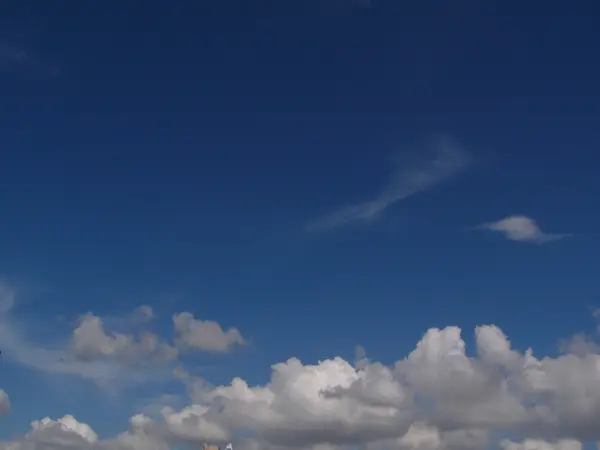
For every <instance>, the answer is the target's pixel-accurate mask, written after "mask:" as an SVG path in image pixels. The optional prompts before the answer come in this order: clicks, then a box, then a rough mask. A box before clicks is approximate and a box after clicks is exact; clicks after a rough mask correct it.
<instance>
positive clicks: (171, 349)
mask: <svg viewBox="0 0 600 450" xmlns="http://www.w3.org/2000/svg"><path fill="white" fill-rule="evenodd" d="M14 299H15V291H14V289H12V288H11V287H10V286H9V285H8V284H6V283H0V348H1V349H2V352H3V354H4V355H6V358H7V359H10V360H12V361H14V362H16V363H18V364H20V365H23V366H26V367H29V368H31V369H35V370H38V371H41V372H46V373H53V374H70V375H75V376H79V377H82V378H85V379H89V380H92V381H93V382H95V383H97V384H99V385H102V386H108V385H110V386H112V387H113V388H117V387H119V385H127V384H135V383H143V382H147V381H151V380H156V379H164V378H165V377H170V376H171V370H172V367H173V366H174V364H176V362H177V361H178V360H179V356H180V354H181V351H182V350H183V349H185V350H187V351H189V350H196V351H218V352H227V351H231V350H233V349H234V348H235V347H236V346H239V345H242V344H244V343H245V342H246V340H245V339H244V338H243V337H242V335H241V333H240V332H239V331H238V330H236V329H234V328H232V329H229V330H228V331H226V332H224V331H223V328H222V327H221V326H220V325H219V324H218V323H216V322H212V321H203V320H200V319H196V318H195V317H194V316H193V315H192V314H190V313H187V312H184V313H180V314H175V315H174V316H173V318H172V323H173V328H174V332H175V337H174V340H173V342H169V341H168V340H166V339H163V338H162V337H160V336H158V335H157V334H156V333H154V332H152V331H149V330H148V329H144V327H146V326H148V325H150V323H151V321H152V320H153V319H154V313H153V310H152V308H151V307H150V306H146V305H144V306H141V307H139V308H137V309H136V310H135V311H134V312H133V313H132V314H130V315H129V316H127V317H125V318H121V319H119V320H118V321H117V322H121V325H124V327H125V328H133V329H134V330H133V331H131V332H118V331H116V330H107V329H106V328H107V327H106V324H105V320H104V319H103V318H101V317H99V316H97V315H94V314H92V313H87V314H85V315H83V316H81V317H80V318H79V320H78V323H77V326H76V327H75V329H74V330H73V332H72V334H71V336H70V337H68V338H67V339H66V340H65V341H63V342H58V343H54V345H51V346H45V345H40V344H37V343H35V342H31V340H30V339H29V336H28V333H27V330H26V329H24V328H23V327H22V326H20V325H19V321H18V320H16V319H15V317H14V314H13V313H12V311H11V310H12V308H13V305H14V303H15V301H14ZM140 327H142V329H141V330H139V328H140ZM135 329H138V330H135Z"/></svg>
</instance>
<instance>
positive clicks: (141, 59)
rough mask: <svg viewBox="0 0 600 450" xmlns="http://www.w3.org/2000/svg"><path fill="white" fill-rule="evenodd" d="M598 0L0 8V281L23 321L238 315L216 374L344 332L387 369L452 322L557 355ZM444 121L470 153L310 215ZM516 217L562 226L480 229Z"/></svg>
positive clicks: (382, 178) (343, 342) (576, 320)
mask: <svg viewBox="0 0 600 450" xmlns="http://www.w3.org/2000/svg"><path fill="white" fill-rule="evenodd" d="M166 3H169V5H167V4H166ZM484 3H485V4H484ZM207 4H209V5H210V6H207ZM598 12H599V11H598V6H597V5H595V3H594V2H575V4H572V3H567V2H526V3H525V4H522V2H519V4H518V5H517V3H516V2H500V1H490V2H480V1H479V2H475V1H466V2H449V1H447V2H442V1H428V2H402V1H398V0H390V1H383V0H382V1H378V0H372V4H371V6H370V7H364V6H360V5H359V6H356V5H353V4H352V2H350V1H348V2H346V1H343V0H337V1H334V0H325V1H323V2H319V1H317V0H313V1H300V0H298V1H294V0H279V1H272V2H268V1H249V0H246V1H229V0H225V1H219V2H196V1H194V2H192V1H183V2H155V1H149V2H141V3H134V2H112V1H102V2H66V1H63V2H59V1H56V2H48V1H31V2H18V1H13V2H5V4H3V6H2V9H1V10H0V30H1V31H0V44H1V46H0V99H1V101H0V124H1V128H2V133H1V136H2V143H1V148H2V158H1V160H0V192H1V194H0V211H1V213H2V221H1V224H0V274H2V275H3V277H6V278H8V279H10V280H11V281H12V282H13V283H16V284H17V285H20V286H26V287H27V288H26V289H25V292H29V293H30V294H31V295H30V297H31V300H30V301H28V302H27V303H26V304H25V305H24V306H23V309H24V314H25V313H27V314H31V315H32V316H36V315H37V316H36V317H37V318H38V319H40V318H41V317H47V318H48V320H50V318H52V320H53V318H54V317H55V316H58V315H63V316H66V317H68V318H70V319H73V318H74V317H76V316H77V314H80V313H83V312H86V311H92V310H93V311H94V312H97V313H98V314H111V315H116V314H120V313H121V312H122V311H129V310H131V309H133V308H134V307H135V306H137V305H139V304H140V303H149V304H151V305H152V306H153V307H154V308H155V309H156V310H157V311H158V312H159V313H160V312H162V313H163V314H164V316H165V317H166V318H167V319H168V317H169V315H170V314H171V313H172V311H174V310H178V311H179V310H190V311H193V312H194V313H195V314H196V315H197V316H199V317H202V318H206V319H214V320H218V321H219V322H221V323H223V324H225V325H228V326H229V325H234V326H237V327H239V328H240V330H242V331H243V332H244V333H245V335H247V336H250V337H251V338H252V340H253V346H252V348H251V349H250V350H247V351H246V352H243V353H242V354H241V355H237V356H235V357H233V358H225V360H221V362H220V363H221V364H223V367H224V369H222V371H221V372H219V374H217V375H215V376H217V377H222V378H223V380H221V379H219V380H218V381H224V380H226V379H227V378H228V377H231V376H233V375H234V374H237V373H239V372H240V371H241V372H243V376H244V377H245V378H246V379H248V380H250V381H251V382H253V383H254V382H264V381H265V379H266V377H267V375H268V367H269V365H270V364H272V363H274V362H277V361H280V360H283V359H285V358H288V357H290V356H298V357H300V358H302V359H306V360H308V361H313V360H316V359H319V358H326V357H331V356H334V355H338V354H341V355H343V356H346V357H352V354H353V349H354V345H356V344H362V345H364V346H365V347H366V348H367V349H368V351H369V353H370V354H372V355H374V357H376V358H378V359H382V360H383V361H386V362H392V361H394V360H395V359H397V358H398V357H400V356H402V355H404V354H406V352H408V351H410V349H411V348H412V347H413V346H414V344H415V343H416V341H417V340H418V339H419V338H420V336H421V335H422V334H423V333H424V332H425V331H426V330H427V329H428V328H429V327H432V326H439V327H441V326H445V325H449V324H452V325H458V326H460V327H462V328H463V329H464V330H465V337H466V338H467V340H469V339H470V337H471V330H472V328H473V326H474V325H476V324H481V323H495V324H497V325H499V326H500V327H502V328H503V329H504V330H505V331H506V333H507V334H508V336H509V337H510V338H511V339H512V340H513V341H514V342H515V343H516V344H517V346H521V347H525V346H528V345H533V346H534V347H536V348H538V349H540V351H541V352H546V351H549V352H552V351H554V349H555V343H556V342H557V340H558V339H560V338H562V337H566V336H568V335H569V334H572V333H574V332H577V331H580V330H584V329H588V328H591V327H592V326H593V322H592V321H591V319H589V311H590V308H593V307H595V306H597V304H598V300H599V295H600V289H599V286H598V281H597V279H598V273H599V272H598V269H599V265H598V257H597V255H598V254H599V251H600V237H599V236H598V230H599V229H600V214H599V213H598V200H597V199H598V195H599V194H600V178H599V177H598V175H597V174H598V171H599V169H600V153H599V152H598V146H599V144H600V135H599V134H598V116H599V113H600V111H599V107H598V105H599V102H598V99H599V96H600V84H599V83H598V80H599V79H600V60H599V59H598V57H597V51H598V46H599V45H600V28H599V27H598V26H597V23H598V18H597V14H598ZM439 134H443V135H447V136H451V137H452V139H454V140H455V141H456V142H458V143H459V144H460V147H461V149H463V151H464V152H465V153H467V154H469V155H470V156H471V157H472V159H473V161H474V163H473V164H472V166H471V167H470V168H469V169H468V170H466V171H464V172H463V173H461V174H460V175H459V176H457V177H454V178H453V179H452V180H450V181H448V182H447V183H442V184H439V185H436V186H433V187H432V188H431V189H428V190H426V191H423V192H421V193H419V194H418V195H415V196H413V197H410V198H408V199H406V200H405V201H402V202H398V203H395V204H393V205H390V206H389V207H388V208H387V209H386V210H385V211H384V212H383V214H382V215H381V217H379V218H378V219H377V220H373V221H371V222H369V223H367V224H358V225H357V224H349V225H346V226H340V227H337V228H335V229H333V230H328V231H327V232H324V233H313V232H307V231H306V230H305V227H306V224H307V223H309V222H311V221H312V220H314V219H317V218H318V217H320V216H323V215H324V214H325V215H326V214H328V213H330V212H332V211H335V210H337V209H338V208H340V207H344V206H346V205H349V204H354V203H357V202H361V201H365V200H369V199H371V198H373V197H374V196H375V195H376V194H377V192H378V191H379V189H381V187H382V186H384V185H385V183H386V181H387V179H388V178H389V177H390V174H391V173H392V162H391V161H392V158H393V157H394V155H405V154H411V155H412V157H419V155H420V152H421V150H420V149H422V148H423V147H424V145H425V144H424V142H427V141H428V140H429V139H431V138H432V136H437V135H439ZM415 155H416V156H415ZM513 214H523V215H526V216H529V217H531V218H533V219H535V220H536V221H537V222H538V223H539V225H540V227H541V228H542V229H543V230H545V231H549V232H557V233H572V234H574V235H575V236H573V237H572V238H569V239H564V240H561V241H557V242H551V243H548V244H547V245H542V246H540V245H532V244H529V243H523V242H512V241H509V240H505V239H503V237H502V236H501V235H498V234H492V233H483V232H480V231H479V230H477V231H475V230H473V229H472V228H471V227H473V226H475V225H478V224H482V223H485V222H489V221H495V220H499V219H501V218H504V217H506V216H510V215H513ZM3 370H6V372H7V373H11V371H14V373H13V375H14V374H16V373H20V372H18V371H20V370H21V369H18V368H11V367H10V365H9V366H8V367H7V368H6V369H3ZM6 376H7V377H9V375H6ZM9 379H10V378H9ZM10 383H11V384H12V385H13V386H14V385H15V384H16V383H17V381H14V378H13V381H11V382H10ZM13 389H14V388H13ZM49 413H54V412H53V411H51V408H50V406H48V408H47V409H46V410H44V412H43V414H49ZM57 414H58V413H57ZM20 419H22V417H21V418H20Z"/></svg>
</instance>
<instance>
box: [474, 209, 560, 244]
mask: <svg viewBox="0 0 600 450" xmlns="http://www.w3.org/2000/svg"><path fill="white" fill-rule="evenodd" d="M479 228H480V229H482V230H488V231H495V232H498V233H502V234H503V235H504V237H505V238H506V239H508V240H510V241H517V242H531V243H534V244H545V243H547V242H551V241H557V240H559V239H563V238H566V237H570V236H572V235H571V234H565V233H561V234H558V233H546V232H544V231H542V230H541V228H540V227H539V226H538V224H537V223H536V221H535V220H533V219H531V218H529V217H527V216H519V215H515V216H509V217H506V218H504V219H500V220H498V221H496V222H488V223H484V224H483V225H480V226H479Z"/></svg>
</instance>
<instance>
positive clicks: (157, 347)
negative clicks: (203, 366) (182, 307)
mask: <svg viewBox="0 0 600 450" xmlns="http://www.w3.org/2000/svg"><path fill="white" fill-rule="evenodd" d="M148 311H151V310H147V309H145V310H144V312H145V313H147V312H148ZM144 317H148V316H147V315H145V316H144ZM72 350H73V353H74V355H75V357H76V358H78V359H80V360H85V361H91V360H94V359H98V358H103V357H113V358H115V359H117V360H118V361H120V362H122V363H123V364H132V365H135V364H147V363H164V362H168V361H173V360H175V359H177V356H178V351H177V349H176V348H175V347H172V346H171V345H169V344H168V343H166V342H162V341H161V339H160V338H159V337H158V336H156V335H155V334H153V333H149V332H145V333H141V335H140V336H139V338H137V339H136V338H135V337H134V336H133V335H129V334H123V333H112V334H107V333H106V332H105V331H104V327H103V324H102V319H101V318H100V317H98V316H95V315H93V314H92V313H88V314H86V315H85V316H83V317H82V318H81V319H80V322H79V325H78V327H77V328H76V329H75V331H74V332H73V340H72Z"/></svg>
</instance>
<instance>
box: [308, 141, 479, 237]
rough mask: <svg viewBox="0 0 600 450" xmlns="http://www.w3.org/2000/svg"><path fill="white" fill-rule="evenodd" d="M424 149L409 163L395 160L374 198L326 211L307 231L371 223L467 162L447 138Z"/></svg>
mask: <svg viewBox="0 0 600 450" xmlns="http://www.w3.org/2000/svg"><path fill="white" fill-rule="evenodd" d="M427 150H428V153H429V154H430V157H429V158H422V157H420V158H418V159H417V160H413V162H412V163H410V164H401V163H397V164H396V169H395V170H394V172H393V175H392V177H391V179H390V180H389V182H388V183H387V184H386V185H384V186H383V188H382V189H381V190H380V191H379V194H378V195H377V196H376V197H375V198H373V199H372V200H369V201H365V202H362V203H357V204H355V205H351V206H347V207H344V208H341V209H338V210H336V211H334V212H332V213H330V214H327V215H325V216H324V217H322V218H320V219H317V220H316V221H314V222H312V223H310V224H309V226H308V230H309V231H318V230H325V229H331V228H336V227H339V226H342V225H346V224H349V223H352V222H371V221H373V220H375V219H376V218H377V217H379V216H380V215H381V214H382V213H383V212H384V211H385V210H386V209H387V208H389V207H390V206H392V205H394V204H396V203H398V202H400V201H402V200H405V199H407V198H408V197H411V196H413V195H415V194H418V193H419V192H421V191H424V190H426V189H429V188H432V187H434V186H436V185H438V184H440V183H442V182H444V181H446V180H448V179H449V178H451V177H452V176H454V175H456V174H458V173H460V172H462V171H463V170H465V169H466V168H467V167H468V165H469V161H470V160H469V158H468V156H467V155H466V154H465V153H464V152H463V151H462V150H461V149H459V148H458V147H457V146H456V145H454V144H453V143H452V142H451V141H450V140H448V139H438V140H436V141H435V142H434V144H433V145H432V146H431V148H429V149H427Z"/></svg>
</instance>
